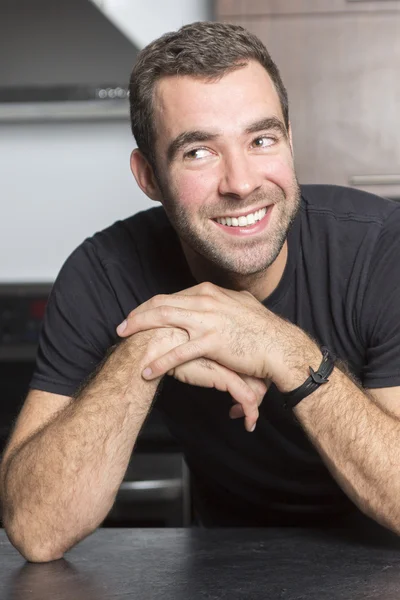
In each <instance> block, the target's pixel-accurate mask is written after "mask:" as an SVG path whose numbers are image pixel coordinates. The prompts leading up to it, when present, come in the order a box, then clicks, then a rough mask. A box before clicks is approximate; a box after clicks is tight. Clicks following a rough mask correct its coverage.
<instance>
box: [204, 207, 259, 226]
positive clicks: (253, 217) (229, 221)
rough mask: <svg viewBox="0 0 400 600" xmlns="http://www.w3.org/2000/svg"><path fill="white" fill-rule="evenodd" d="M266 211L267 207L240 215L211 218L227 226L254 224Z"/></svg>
mask: <svg viewBox="0 0 400 600" xmlns="http://www.w3.org/2000/svg"><path fill="white" fill-rule="evenodd" d="M266 212H267V207H266V206H264V208H260V209H259V210H256V211H255V212H252V213H248V214H247V215H243V216H240V217H233V216H232V217H230V216H227V217H218V218H217V219H213V221H216V222H217V223H220V224H221V225H226V226H228V227H247V226H248V225H254V223H257V221H261V219H262V218H263V217H264V216H265V214H266Z"/></svg>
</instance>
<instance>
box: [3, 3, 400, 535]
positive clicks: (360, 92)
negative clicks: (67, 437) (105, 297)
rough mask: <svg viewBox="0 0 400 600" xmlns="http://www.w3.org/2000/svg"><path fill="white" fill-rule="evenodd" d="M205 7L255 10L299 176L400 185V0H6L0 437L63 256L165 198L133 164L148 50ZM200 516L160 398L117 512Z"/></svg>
mask: <svg viewBox="0 0 400 600" xmlns="http://www.w3.org/2000/svg"><path fill="white" fill-rule="evenodd" d="M198 20H220V21H227V22H232V23H237V24H241V25H243V26H244V27H246V28H247V29H249V30H250V31H252V32H253V33H255V34H256V35H258V36H259V37H260V38H261V40H262V41H263V42H264V43H265V45H266V46H267V48H268V50H269V52H270V53H271V55H272V58H273V59H274V61H275V62H276V63H277V65H278V67H279V69H280V72H281V75H282V78H283V81H284V83H285V85H286V87H287V90H288V94H289V102H290V108H289V113H290V118H291V123H292V128H293V138H294V150H295V163H296V170H297V174H298V178H299V181H300V182H301V183H331V184H338V185H346V186H353V187H358V188H360V189H364V190H367V191H371V192H373V193H377V194H380V195H382V196H385V197H389V198H392V199H396V200H397V199H400V0H214V1H213V0H169V1H163V0H146V1H143V0H58V1H57V2H54V1H53V0H0V186H1V192H0V194H1V195H0V203H1V209H2V210H1V218H0V451H1V450H2V448H3V447H4V444H5V441H6V439H7V436H8V435H9V432H10V428H11V426H12V423H13V421H14V420H15V417H16V415H17V414H18V412H19V410H20V408H21V405H22V402H23V399H24V397H25V395H26V392H27V386H28V383H29V379H30V375H31V373H32V370H33V368H34V358H35V352H36V344H37V339H38V334H39V331H40V324H41V320H42V317H43V313H44V310H45V305H46V298H47V296H48V293H49V291H50V289H51V285H52V282H53V281H54V279H55V277H56V276H57V273H58V271H59V270H60V267H61V265H62V263H63V262H64V261H65V259H66V258H67V257H68V255H69V254H70V253H71V252H72V251H73V250H74V248H75V247H76V246H77V245H79V244H80V243H81V242H82V241H83V239H85V238H86V237H88V236H91V235H92V234H93V233H94V232H96V231H98V230H100V229H103V228H104V227H107V226H108V225H110V224H111V223H113V222H114V221H116V220H118V219H123V218H125V217H128V216H129V215H131V214H134V213H135V212H138V211H139V210H143V209H145V208H147V207H150V206H153V205H154V204H153V203H152V202H151V201H150V200H149V199H148V198H146V196H144V195H143V194H142V193H141V192H140V190H139V189H138V188H137V186H136V183H135V181H134V179H133V177H132V175H131V172H130V169H129V155H130V152H131V150H132V149H133V148H134V147H135V142H134V139H133V138H132V134H131V131H130V125H129V110H128V100H127V86H128V81H129V75H130V71H131V69H132V66H133V64H134V62H135V60H136V56H137V53H138V51H139V50H140V49H141V48H143V47H144V46H145V45H146V44H147V43H149V42H150V41H151V40H153V39H155V38H156V37H158V36H159V35H161V34H162V33H164V32H166V31H171V30H175V29H178V28H179V27H180V26H181V25H183V24H185V23H190V22H193V21H198ZM192 520H193V514H192V507H191V495H190V477H189V474H188V472H187V469H186V466H185V463H184V460H183V457H182V454H181V452H180V448H179V447H178V446H177V445H176V443H175V442H174V440H173V439H172V438H171V437H170V436H169V434H168V431H167V430H166V429H165V427H164V425H163V423H162V421H161V419H160V418H159V416H158V415H157V413H156V411H153V412H152V414H151V418H150V419H149V420H148V421H147V423H146V425H145V427H144V428H143V430H142V432H141V435H140V438H139V441H138V445H137V452H135V459H134V461H132V464H131V465H130V466H129V468H128V472H127V474H126V477H125V480H124V482H123V484H122V486H121V490H120V492H119V494H118V496H117V500H116V503H115V505H114V507H113V509H112V511H111V513H110V515H109V517H108V519H107V520H106V522H105V524H104V525H105V526H113V525H118V526H134V525H140V526H147V525H150V526H168V525H172V526H180V525H188V524H190V523H191V522H192Z"/></svg>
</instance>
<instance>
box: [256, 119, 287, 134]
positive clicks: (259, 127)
mask: <svg viewBox="0 0 400 600" xmlns="http://www.w3.org/2000/svg"><path fill="white" fill-rule="evenodd" d="M270 129H275V131H279V132H280V133H281V134H282V135H283V136H284V137H287V130H286V127H285V125H284V123H283V122H282V121H281V120H280V119H278V118H277V117H268V118H266V119H260V120H259V121H256V122H255V123H252V124H251V125H249V127H247V128H246V133H257V132H258V131H265V130H270Z"/></svg>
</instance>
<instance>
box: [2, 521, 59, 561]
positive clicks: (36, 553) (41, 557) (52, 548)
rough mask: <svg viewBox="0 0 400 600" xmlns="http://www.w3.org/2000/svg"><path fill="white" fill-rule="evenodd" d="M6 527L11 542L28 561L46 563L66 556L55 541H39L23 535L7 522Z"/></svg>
mask: <svg viewBox="0 0 400 600" xmlns="http://www.w3.org/2000/svg"><path fill="white" fill-rule="evenodd" d="M4 529H5V531H6V534H7V537H8V539H9V540H10V542H11V544H12V545H13V546H14V548H16V550H18V552H19V553H20V554H21V555H22V556H23V557H24V558H25V560H27V561H28V562H32V563H45V562H50V561H52V560H59V559H60V558H62V557H63V556H64V552H63V551H62V550H61V549H60V548H59V547H57V546H56V545H55V544H54V543H52V544H50V543H43V542H42V543H37V542H35V541H34V540H31V539H29V537H28V536H26V535H21V534H20V533H19V532H18V531H16V530H15V528H13V527H11V526H9V525H7V523H4Z"/></svg>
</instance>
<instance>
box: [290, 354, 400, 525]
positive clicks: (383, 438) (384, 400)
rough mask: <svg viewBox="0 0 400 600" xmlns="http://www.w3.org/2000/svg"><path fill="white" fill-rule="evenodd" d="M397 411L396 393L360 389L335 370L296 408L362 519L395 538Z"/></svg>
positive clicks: (398, 515) (399, 456) (399, 461)
mask: <svg viewBox="0 0 400 600" xmlns="http://www.w3.org/2000/svg"><path fill="white" fill-rule="evenodd" d="M314 364H315V363H314ZM307 366H308V365H307ZM396 398H397V400H398V404H397V409H396V410H395V411H394V410H393V404H394V402H393V401H394V400H395V399H396ZM399 406H400V388H398V387H397V388H388V389H384V390H374V391H372V390H371V391H367V390H363V389H361V388H360V387H359V386H358V385H356V384H355V383H354V382H353V381H352V380H351V379H350V378H349V377H348V376H347V375H346V374H345V373H343V372H342V371H340V370H339V369H337V368H335V370H334V371H333V373H332V374H331V375H330V377H329V383H328V384H325V385H321V386H320V387H319V388H318V389H317V390H316V391H315V392H313V393H312V394H311V395H310V396H307V397H306V398H304V399H303V400H301V402H300V403H299V404H298V405H297V406H296V407H295V408H294V413H295V415H296V417H297V419H298V420H299V421H300V423H301V425H302V427H303V428H304V430H305V431H306V433H307V435H308V437H309V438H310V440H311V441H312V442H313V444H314V445H315V446H316V448H317V449H318V451H319V453H320V454H321V456H322V458H323V460H324V462H325V463H326V465H327V466H328V468H329V470H330V471H331V473H332V475H333V476H334V477H335V479H336V480H337V482H338V483H339V485H340V486H341V487H342V489H343V490H344V491H345V492H346V494H347V495H348V496H349V497H350V498H351V499H352V500H353V502H354V503H355V504H356V505H357V506H358V507H359V508H360V509H361V510H362V511H363V512H364V513H365V514H367V515H368V516H370V517H371V518H373V519H375V520H376V521H378V522H379V523H381V525H384V526H385V527H388V528H389V529H391V530H392V531H394V532H395V533H397V534H400V469H399V465H400V410H399Z"/></svg>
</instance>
